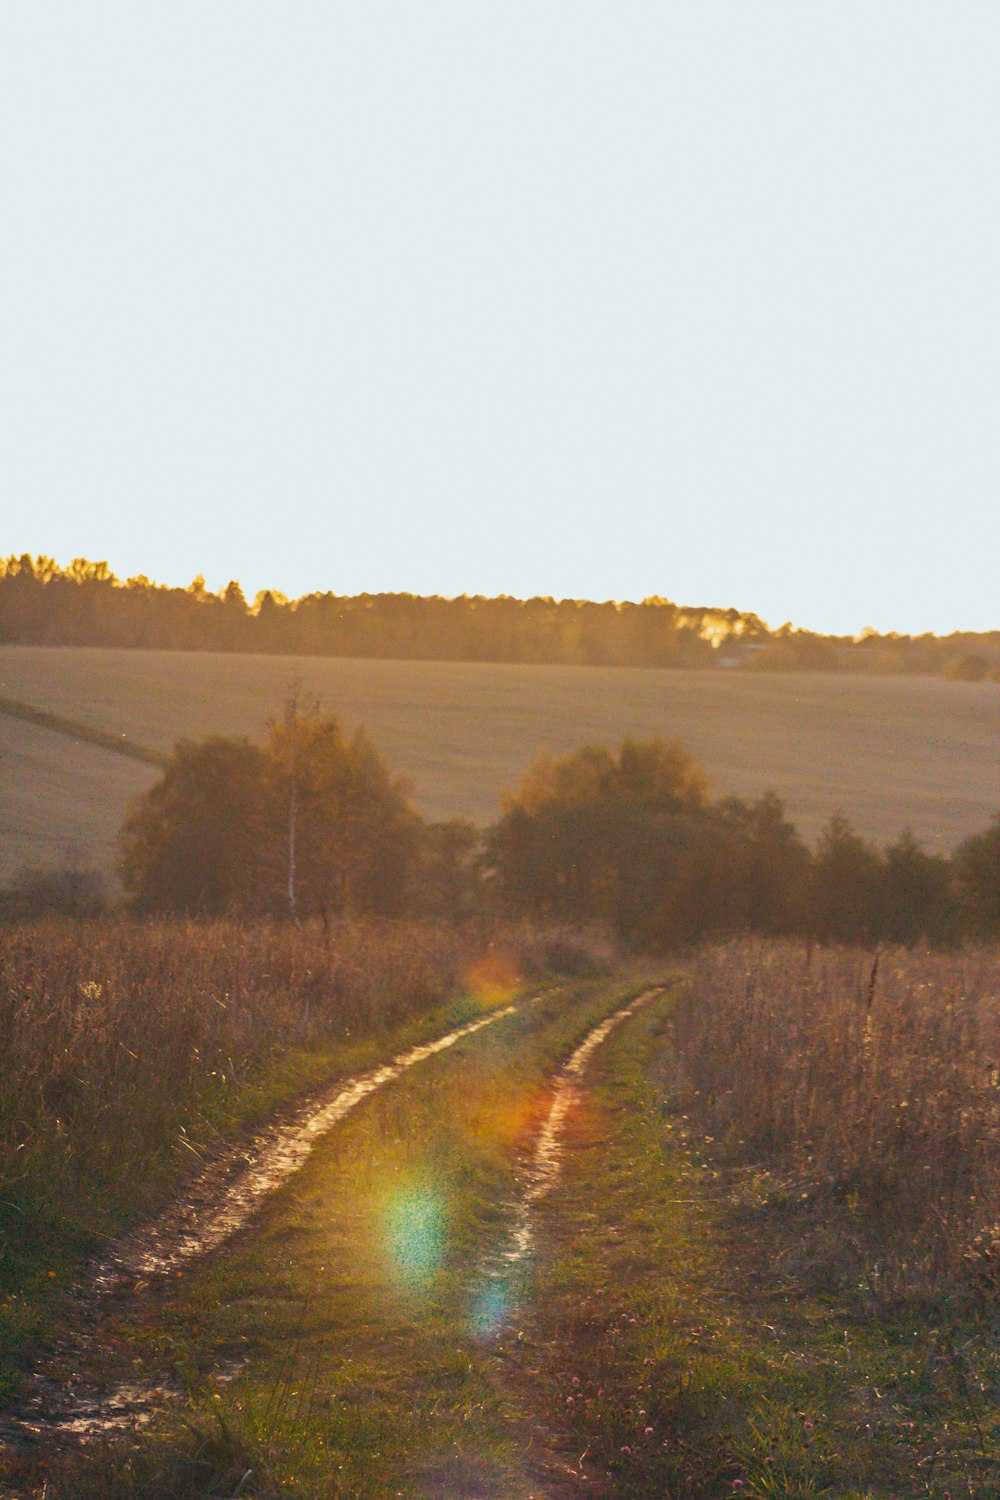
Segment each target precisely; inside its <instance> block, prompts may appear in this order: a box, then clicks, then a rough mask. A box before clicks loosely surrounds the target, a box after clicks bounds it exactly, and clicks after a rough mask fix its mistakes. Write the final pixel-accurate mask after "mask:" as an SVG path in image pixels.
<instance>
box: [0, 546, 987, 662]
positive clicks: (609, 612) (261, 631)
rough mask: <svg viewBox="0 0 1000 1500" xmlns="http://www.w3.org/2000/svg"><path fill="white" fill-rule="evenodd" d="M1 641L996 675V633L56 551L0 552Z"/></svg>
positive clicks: (447, 658)
mask: <svg viewBox="0 0 1000 1500" xmlns="http://www.w3.org/2000/svg"><path fill="white" fill-rule="evenodd" d="M0 642H7V643H18V644H24V645H45V646H125V647H142V648H145V649H147V650H173V651H258V652H265V653H269V654H277V655H280V654H287V655H304V656H353V657H366V656H367V657H396V658H403V659H410V660H425V661H494V662H551V663H566V664H574V665H580V666H636V667H690V668H698V667H701V668H705V667H718V668H728V669H733V670H737V671H752V672H792V671H810V672H814V671H823V672H859V673H881V674H888V673H922V674H928V675H932V676H944V677H951V678H955V679H960V680H964V681H972V682H975V681H982V680H984V679H987V678H992V679H993V680H997V681H1000V630H995V631H989V632H982V633H972V632H963V633H956V634H953V635H949V636H935V635H929V634H928V635H919V636H907V635H896V634H890V635H879V634H877V633H874V632H865V633H864V634H863V635H862V636H861V638H860V639H858V640H854V639H852V638H851V637H849V636H826V635H818V634H815V633H814V632H812V631H808V630H797V629H794V628H793V627H792V626H791V625H790V624H789V625H782V626H781V628H780V629H777V630H771V629H769V628H768V626H766V625H765V624H764V623H763V621H761V620H760V619H758V617H757V616H756V615H753V614H747V613H744V612H741V611H739V610H736V609H718V608H709V607H700V606H699V607H691V606H688V605H678V604H672V603H671V602H670V601H669V600H667V599H660V598H654V599H645V600H643V602H642V603H641V604H630V603H625V604H617V603H613V602H607V603H603V604H597V603H593V602H591V601H589V600H578V599H562V600H555V599H548V598H536V599H513V598H509V597H507V596H506V595H502V596H501V597H500V598H497V599H486V598H480V597H478V596H474V597H470V596H467V595H463V596H462V597H461V598H458V599H443V598H437V597H432V598H423V597H419V596H417V595H413V594H355V595H343V594H334V593H324V594H306V595H305V596H304V597H303V598H301V599H286V598H285V597H284V595H283V594H279V593H275V592H273V591H271V590H264V591H263V592H261V593H259V594H258V595H257V597H256V598H255V599H254V600H253V602H252V603H249V602H248V601H247V599H246V598H245V597H244V594H243V590H242V589H241V588H240V586H239V584H238V583H235V582H234V583H230V584H229V586H228V587H227V588H226V589H224V590H223V591H222V592H221V593H219V594H213V593H211V592H210V591H209V590H208V589H207V588H206V587H205V581H204V579H203V578H196V579H195V580H194V582H193V583H192V584H190V586H189V587H188V588H168V587H166V586H164V585H162V584H157V583H152V582H150V580H149V579H148V578H145V577H138V578H129V579H124V580H123V579H118V578H116V577H115V575H114V574H113V573H112V572H111V571H110V569H109V568H108V566H107V564H106V563H103V562H89V561H87V560H86V559H85V558H76V559H74V561H73V562H72V563H70V564H69V566H68V567H61V566H60V565H59V564H58V563H56V562H54V561H53V560H52V559H51V558H48V557H34V558H32V557H29V556H27V555H25V556H22V557H8V558H7V559H5V560H0Z"/></svg>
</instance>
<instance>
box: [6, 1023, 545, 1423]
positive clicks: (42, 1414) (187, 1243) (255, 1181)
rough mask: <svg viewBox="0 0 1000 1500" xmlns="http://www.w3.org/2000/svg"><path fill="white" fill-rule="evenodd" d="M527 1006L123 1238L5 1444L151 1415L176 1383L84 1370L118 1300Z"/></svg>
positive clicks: (214, 1171) (306, 1122) (336, 1095)
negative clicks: (358, 1120)
mask: <svg viewBox="0 0 1000 1500" xmlns="http://www.w3.org/2000/svg"><path fill="white" fill-rule="evenodd" d="M527 1003H530V1002H527ZM517 1009H518V1006H517V1005H507V1006H505V1007H504V1008H503V1009H501V1010H495V1011H491V1012H490V1013H489V1014H488V1015H485V1016H481V1017H479V1018H478V1019H477V1020H475V1021H469V1022H467V1023H466V1025H464V1026H459V1027H457V1028H455V1030H453V1031H449V1032H447V1033H446V1034H445V1035H444V1036H440V1037H437V1038H435V1039H434V1040H433V1041H430V1042H425V1043H422V1044H421V1045H420V1046H417V1047H411V1048H410V1049H409V1050H408V1051H406V1052H401V1053H399V1054H398V1055H397V1056H396V1057H394V1058H393V1059H392V1061H391V1062H388V1063H385V1064H383V1065H382V1066H381V1067H377V1068H372V1069H370V1070H369V1071H368V1072H367V1073H362V1074H359V1075H358V1076H357V1077H356V1078H349V1079H347V1080H346V1081H343V1080H342V1081H341V1082H340V1083H338V1084H337V1085H336V1086H334V1087H332V1088H328V1089H326V1090H324V1091H323V1093H321V1094H319V1095H316V1096H314V1097H313V1098H312V1099H310V1100H309V1101H308V1102H307V1103H305V1104H303V1105H302V1106H301V1107H300V1108H299V1109H297V1110H296V1112H295V1114H294V1115H293V1116H292V1118H291V1119H290V1120H289V1121H287V1122H285V1123H284V1124H281V1125H275V1126H271V1127H269V1128H268V1129H266V1130H264V1131H261V1132H260V1133H259V1134H258V1135H256V1136H255V1137H254V1138H253V1139H252V1140H251V1141H249V1142H245V1143H243V1144H242V1145H240V1146H237V1147H233V1148H231V1149H230V1150H228V1151H226V1152H225V1153H224V1154H223V1155H222V1156H220V1157H219V1158H218V1160H217V1161H215V1162H213V1163H212V1164H211V1166H210V1167H208V1168H207V1169H206V1170H205V1171H204V1172H203V1173H202V1174H201V1175H200V1176H199V1177H197V1178H196V1179H195V1181H194V1182H193V1183H192V1184H191V1185H190V1187H189V1188H188V1190H187V1191H186V1193H185V1195H184V1197H183V1198H181V1199H178V1200H177V1201H176V1202H175V1203H172V1204H171V1205H170V1206H169V1207H168V1208H167V1209H166V1210H165V1211H164V1212H163V1213H161V1214H160V1215H159V1216H158V1217H157V1218H155V1219H153V1220H152V1221H151V1222H150V1223H147V1224H145V1225H143V1226H141V1227H140V1228H139V1229H136V1230H134V1231H133V1232H132V1233H130V1234H128V1235H126V1236H124V1237H123V1238H122V1239H120V1240H118V1241H116V1242H115V1244H113V1245H112V1246H111V1248H110V1249H109V1250H108V1251H106V1252H105V1253H104V1255H102V1256H101V1257H100V1259H98V1260H97V1261H95V1262H94V1264H93V1265H92V1266H91V1268H90V1270H89V1272H88V1273H87V1275H86V1276H85V1277H84V1278H83V1280H82V1281H81V1283H80V1285H79V1286H78V1287H77V1288H76V1289H75V1291H74V1294H73V1325H74V1326H73V1332H72V1335H71V1336H70V1337H68V1338H66V1339H65V1340H63V1341H62V1342H60V1343H59V1344H57V1345H56V1347H55V1348H54V1350H53V1351H52V1352H51V1354H50V1355H48V1356H47V1357H45V1358H43V1359H42V1360H41V1361H39V1363H38V1365H37V1366H36V1368H35V1371H34V1374H33V1378H32V1389H31V1391H30V1393H29V1395H28V1397H27V1399H26V1400H25V1401H24V1402H23V1403H22V1405H21V1407H20V1409H19V1410H15V1411H13V1412H10V1413H6V1414H5V1415H4V1416H3V1417H0V1444H2V1443H3V1442H5V1441H13V1440H16V1439H17V1438H19V1437H25V1436H28V1437H34V1438H38V1439H44V1438H46V1437H48V1438H52V1439H56V1438H58V1437H60V1436H61V1437H65V1438H77V1439H86V1438H88V1437H94V1436H97V1435H99V1434H101V1433H109V1432H114V1431H117V1430H127V1429H129V1428H132V1427H135V1426H137V1425H140V1424H141V1423H143V1422H144V1421H148V1420H149V1419H150V1418H151V1416H152V1415H153V1414H154V1413H155V1411H156V1410H158V1409H160V1408H161V1407H162V1406H163V1404H164V1401H165V1400H166V1399H168V1398H169V1397H170V1396H171V1395H173V1396H177V1395H178V1394H179V1392H176V1391H171V1390H170V1388H169V1387H167V1386H149V1385H146V1386H139V1385H133V1384H127V1385H122V1386H119V1387H118V1388H117V1389H116V1390H115V1391H113V1392H112V1393H111V1394H110V1395H107V1394H104V1395H98V1394H97V1393H95V1391H94V1390H93V1388H92V1386H93V1382H92V1380H90V1379H88V1378H86V1377H85V1376H83V1375H82V1372H83V1371H86V1370H88V1369H89V1368H91V1367H93V1366H96V1365H98V1364H99V1363H100V1353H101V1344H100V1333H101V1327H102V1323H103V1319H104V1317H105V1315H106V1314H107V1313H108V1311H109V1310H110V1308H111V1306H112V1305H113V1304H117V1305H123V1304H125V1303H126V1302H128V1303H134V1299H135V1298H136V1297H137V1296H139V1295H140V1294H142V1293H143V1292H145V1291H146V1290H147V1288H149V1287H150V1286H151V1285H152V1284H153V1283H155V1282H157V1281H162V1280H163V1279H164V1278H166V1277H168V1276H170V1275H172V1274H176V1273H177V1272H178V1271H180V1270H181V1269H182V1268H183V1267H184V1266H185V1265H187V1264H188V1263H190V1262H191V1261H193V1260H195V1259H200V1258H201V1257H203V1256H205V1255H208V1254H210V1253H211V1252H212V1251H215V1250H217V1249H218V1248H219V1246H220V1245H222V1244H223V1243H224V1242H225V1241H226V1240H227V1239H229V1238H230V1237H231V1236H232V1235H234V1234H236V1233H237V1231H239V1230H240V1229H242V1228H243V1227H244V1226H245V1225H246V1224H247V1222H248V1220H249V1219H250V1218H251V1217H252V1215H253V1214H254V1213H255V1211H256V1210H257V1209H258V1208H259V1207H260V1206H261V1205H262V1204H263V1202H264V1201H265V1200H266V1199H267V1198H269V1197H270V1196H271V1194H272V1193H274V1192H275V1191H276V1190H277V1189H278V1188H279V1187H281V1185H282V1184H283V1183H284V1182H286V1181H287V1180H288V1178H289V1177H291V1176H292V1175H293V1174H294V1173H296V1172H298V1171H299V1170H300V1169H301V1168H302V1167H303V1166H304V1165H305V1163H306V1161H307V1159H308V1157H309V1155H310V1153H311V1152H312V1150H313V1148H314V1147H315V1146H316V1145H317V1144H318V1142H319V1141H321V1140H322V1139H323V1137H324V1136H325V1135H327V1134H328V1132H329V1131H330V1130H332V1129H333V1127H334V1126H335V1125H336V1124H337V1123H338V1121H340V1120H342V1119H343V1118H344V1116H345V1115H347V1114H349V1113H350V1111H351V1110H352V1109H354V1108H355V1106H356V1105H358V1104H360V1103H361V1101H362V1100H363V1099H366V1098H367V1097H368V1096H369V1095H370V1094H373V1093H375V1091H376V1090H377V1089H380V1088H383V1087H384V1086H385V1085H386V1084H388V1083H392V1082H393V1081H394V1080H395V1079H397V1078H399V1077H400V1075H401V1074H403V1073H405V1072H406V1071H407V1070H408V1069H409V1068H412V1067H415V1066H416V1065H417V1064H418V1063H422V1062H425V1061H426V1060H427V1059H428V1058H430V1057H434V1056H435V1055H436V1054H437V1053H439V1052H443V1051H445V1050H446V1049H447V1048H449V1047H453V1046H454V1045H455V1043H456V1042H460V1041H461V1040H462V1039H463V1038H465V1037H469V1036H472V1035H473V1034H474V1033H475V1032H477V1031H482V1030H483V1028H484V1027H487V1026H492V1025H494V1023H495V1022H497V1021H500V1020H503V1019H504V1018H505V1017H507V1016H511V1015H513V1014H514V1013H515V1011H516V1010H517ZM67 1371H70V1372H73V1373H71V1374H67V1373H66V1372H67ZM78 1377H80V1378H79V1379H78Z"/></svg>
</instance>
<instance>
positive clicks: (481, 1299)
mask: <svg viewBox="0 0 1000 1500" xmlns="http://www.w3.org/2000/svg"><path fill="white" fill-rule="evenodd" d="M513 1301H514V1299H513V1296H512V1294H511V1290H510V1288H509V1287H508V1286H507V1285H506V1284H505V1283H504V1282H502V1281H500V1280H490V1281H487V1282H486V1284H485V1285H484V1286H483V1287H482V1288H481V1290H480V1291H479V1293H478V1294H477V1296H476V1297H475V1299H474V1300H473V1304H472V1311H471V1314H470V1323H471V1325H472V1333H473V1335H474V1337H475V1338H478V1339H493V1338H496V1336H497V1334H499V1333H502V1332H503V1329H504V1327H505V1326H506V1324H507V1320H508V1319H509V1317H510V1313H511V1308H512V1306H513Z"/></svg>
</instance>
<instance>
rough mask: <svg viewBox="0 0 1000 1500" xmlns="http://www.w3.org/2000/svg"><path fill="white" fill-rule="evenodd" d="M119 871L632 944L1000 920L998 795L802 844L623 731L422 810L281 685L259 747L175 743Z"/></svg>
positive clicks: (776, 817) (362, 745) (285, 904)
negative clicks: (926, 833) (461, 810)
mask: <svg viewBox="0 0 1000 1500" xmlns="http://www.w3.org/2000/svg"><path fill="white" fill-rule="evenodd" d="M120 873H121V877H122V881H123V884H124V887H125V890H126V892H127V896H128V900H129V903H130V905H131V906H132V908H133V909H134V910H135V911H137V912H139V913H153V912H156V913H166V914H174V915H179V916H213V915H223V914H239V915H247V916H265V915H266V916H272V917H276V918H290V919H292V920H296V921H298V920H302V919H304V918H308V917H316V916H319V917H320V918H321V919H323V920H326V919H327V918H329V917H332V916H335V915H342V914H358V915H361V914H366V915H367V914H376V915H384V916H414V915H422V916H435V917H440V918H444V919H447V920H456V919H458V920H461V919H465V918H469V917H473V916H476V915H494V914H497V913H501V912H502V913H504V914H509V915H511V916H515V917H523V918H526V919H529V920H538V921H552V920H554V921H559V922H564V923H568V924H572V925H585V924H600V925H601V926H603V927H605V928H606V929H608V930H610V931H612V932H613V933H614V934H615V935H616V936H617V937H618V938H619V939H620V940H621V942H622V943H623V944H625V945H627V946H629V947H632V948H636V949H642V950H646V951H666V950H669V949H672V948H676V947H679V946H682V945H685V944H688V943H692V942H696V941H698V940H700V939H703V938H706V937H709V936H711V935H713V934H717V933H734V932H741V933H756V934H760V935H761V936H781V935H801V936H805V937H809V938H815V939H817V940H819V941H823V942H841V943H859V942H860V943H877V942H895V943H906V944H912V943H916V942H920V941H924V942H928V943H931V944H935V945H942V946H947V945H952V944H956V943H958V942H961V941H963V940H964V939H973V940H987V941H991V940H996V939H997V938H1000V814H998V815H997V817H996V818H995V819H994V820H993V822H992V823H991V825H990V826H989V827H988V828H987V829H986V830H984V831H983V832H982V833H980V834H977V835H975V836H973V837H971V838H967V839H966V840H965V841H964V842H963V843H962V844H961V845H960V846H959V848H958V849H957V850H956V851H955V853H954V854H953V855H952V856H951V857H950V858H948V857H945V856H941V855H935V854H930V853H928V852H927V851H926V850H925V849H923V848H922V847H921V845H920V844H919V843H918V842H917V840H916V839H915V838H914V837H913V836H912V835H911V834H909V833H904V834H902V835H901V837H900V838H899V839H898V840H897V841H896V842H895V843H894V844H893V845H892V846H891V847H889V848H888V849H886V850H884V851H879V850H877V849H876V848H875V847H874V846H873V845H871V844H870V843H868V842H867V841H866V840H865V839H864V838H862V837H861V836H860V835H859V834H858V833H857V832H856V831H855V830H854V829H853V828H852V827H851V826H850V824H849V823H848V822H847V820H846V819H845V818H843V817H842V816H840V815H837V816H835V817H833V818H831V819H830V821H829V823H828V824H827V826H826V827H825V829H824V830H823V831H822V833H821V834H820V837H819V839H818V840H817V842H816V844H815V846H814V847H813V848H812V849H809V848H807V846H806V845H805V843H804V842H803V841H802V839H801V838H800V836H799V834H798V832H797V830H796V829H795V827H794V825H793V824H792V823H791V822H790V821H789V819H788V818H787V816H786V814H785V810H784V807H783V805H782V803H781V801H780V799H779V798H778V797H777V796H776V795H775V794H774V793H773V792H768V793H766V794H765V795H764V796H762V797H761V798H759V799H758V800H757V801H754V802H748V801H744V800H742V799H740V798H737V797H725V798H722V799H721V800H716V801H713V800H711V799H710V797H709V795H708V790H707V784H706V781H705V777H704V775H703V774H702V772H701V770H700V769H699V767H698V766H697V765H696V764H695V763H694V762H693V761H692V759H691V758H690V756H689V755H688V754H687V752H686V751H685V750H684V749H683V747H682V746H681V745H680V744H679V743H678V742H676V741H674V742H667V741H664V740H662V739H650V740H642V741H639V740H633V739H625V740H624V741H623V742H622V744H621V745H620V746H619V747H618V749H617V750H610V749H608V748H606V747H604V746H585V747H583V748H582V749H580V750H577V751H574V752H572V753H570V754H568V755H563V756H558V757H554V756H551V755H548V754H543V755H541V756H539V758H538V759H537V760H536V761H535V763H534V765H533V766H532V767H531V768H530V769H529V770H528V772H527V774H526V775H525V777H524V779H523V780H522V782H521V784H520V786H519V787H518V788H517V789H516V790H515V791H513V792H511V793H508V794H507V795H506V797H505V799H504V804H503V811H502V815H501V816H500V818H499V819H498V821H497V822H496V823H495V824H494V825H493V826H492V827H491V828H489V829H488V830H486V831H485V833H480V832H479V830H477V829H476V828H475V826H474V825H473V824H471V823H469V822H466V821H464V820H461V819H456V820H454V821H451V822H445V823H428V822H426V821H425V820H424V819H423V818H421V816H420V815H419V813H418V812H417V811H416V809H415V808H414V806H413V804H412V802H411V800H410V791H409V787H408V785H407V783H406V782H405V781H402V780H400V779H398V778H395V777H393V775H392V774H391V772H390V771H389V769H388V768H387V766H386V765H385V763H384V761H383V760H382V758H381V757H380V756H379V755H378V753H377V752H376V750H375V749H374V747H373V746H372V744H371V742H370V741H369V740H368V738H367V736H366V735H365V733H364V731H363V730H358V731H357V732H356V733H355V734H353V735H347V734H345V733H344V731H343V729H342V728H341V726H340V724H339V723H338V721H337V720H336V719H335V718H333V717H331V716H329V715H324V714H321V713H319V712H318V710H317V708H316V707H315V706H314V705H310V704H308V703H301V702H299V701H296V700H295V699H292V700H290V701H289V703H288V704H287V705H286V709H285V713H284V715H283V717H282V718H281V719H279V720H277V721H274V722H272V723H271V724H270V726H269V728H268V734H267V737H266V739H265V741H264V743H263V744H256V743H254V742H252V741H250V740H248V739H238V738H230V737H225V736H213V737H211V738H208V739H205V740H201V741H199V742H192V741H183V740H182V741H180V742H179V743H178V744H177V746H176V747H175V750H174V753H173V755H172V756H171V757H170V759H169V761H168V763H167V766H166V768H165V770H164V772H163V775H162V777H161V778H160V780H159V781H158V782H157V783H156V784H155V785H154V786H153V787H152V788H151V790H150V791H149V792H148V793H147V794H146V795H145V796H144V797H143V798H142V799H141V800H140V801H138V802H137V803H136V804H135V806H134V807H133V809H132V810H131V812H130V815H129V817H128V819H127V821H126V824H125V826H124V828H123V830H122V834H121V862H120ZM65 878H66V877H65V876H64V877H63V879H64V880H65ZM67 889H70V888H69V887H68V888H67ZM83 889H84V894H85V895H86V894H87V890H86V886H84V888H83ZM46 890H47V892H48V899H49V901H50V903H51V904H57V905H58V904H59V901H58V899H57V898H58V896H59V891H58V887H57V886H53V885H52V883H51V881H50V883H49V886H48V887H47V888H46V887H45V886H44V882H43V885H42V886H41V887H38V888H37V889H36V893H35V894H36V897H37V898H38V903H37V904H41V905H42V906H44V905H45V903H46ZM65 894H66V892H65V891H64V892H63V895H64V896H65ZM90 894H91V895H92V894H93V893H92V892H91V893H90ZM77 895H78V896H79V888H78V889H77ZM26 897H27V898H28V905H29V906H30V892H28V891H26V890H24V889H22V891H21V905H22V908H23V906H24V903H25V898H26ZM16 908H17V893H16V892H14V893H12V894H11V895H10V896H9V897H8V909H9V910H11V911H14V910H15V909H16Z"/></svg>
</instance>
